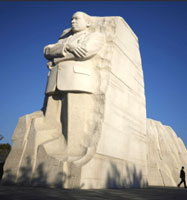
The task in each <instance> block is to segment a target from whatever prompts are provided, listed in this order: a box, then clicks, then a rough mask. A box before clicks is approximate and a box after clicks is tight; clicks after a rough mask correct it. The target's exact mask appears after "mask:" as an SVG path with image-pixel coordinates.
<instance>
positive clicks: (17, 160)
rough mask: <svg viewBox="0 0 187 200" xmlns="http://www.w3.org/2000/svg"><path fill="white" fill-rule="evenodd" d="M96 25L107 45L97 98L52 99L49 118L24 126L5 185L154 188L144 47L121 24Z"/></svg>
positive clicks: (28, 118)
mask: <svg viewBox="0 0 187 200" xmlns="http://www.w3.org/2000/svg"><path fill="white" fill-rule="evenodd" d="M92 25H93V27H92V28H93V29H94V30H95V31H96V32H100V33H101V34H103V35H104V36H105V40H106V41H105V45H103V48H102V49H101V51H99V52H98V54H97V55H96V56H95V57H93V59H92V64H94V66H95V72H96V74H97V78H96V79H95V80H97V84H96V85H97V89H96V90H97V92H93V94H88V93H80V92H79V91H78V90H77V88H76V90H77V91H76V93H73V92H71V91H70V92H69V93H68V94H67V95H66V94H65V95H62V96H60V97H57V98H56V97H55V98H53V97H49V98H48V99H47V101H46V104H45V110H46V111H45V112H42V111H39V112H36V113H33V114H30V115H25V116H23V117H22V118H20V120H19V122H18V125H17V127H16V130H15V132H14V135H13V148H12V150H11V152H10V154H9V156H8V159H7V161H6V164H5V168H4V169H5V173H4V176H3V181H5V182H6V181H10V182H15V183H25V184H29V185H30V184H31V185H48V186H51V187H57V186H58V187H64V188H77V187H78V188H84V189H86V188H121V187H144V186H146V185H147V135H146V107H145V94H144V80H143V71H142V66H141V57H140V51H139V45H138V39H137V37H136V35H135V34H134V33H133V31H132V30H131V29H130V27H129V26H128V25H127V23H126V22H125V21H124V20H123V19H122V18H121V17H92ZM82 62H83V61H82ZM75 64H76V63H75ZM62 65H63V64H62ZM89 67H90V66H89ZM85 84H86V83H85ZM74 86H75V85H73V87H74ZM89 86H90V84H89ZM81 87H82V88H83V87H84V84H83V85H82V86H81ZM51 88H52V87H51ZM84 88H87V87H86V85H85V87H84ZM89 88H90V87H89ZM94 90H95V89H94ZM83 91H84V92H85V91H88V88H87V89H85V90H84V89H83ZM89 91H92V90H91V89H89ZM64 116H66V117H64Z"/></svg>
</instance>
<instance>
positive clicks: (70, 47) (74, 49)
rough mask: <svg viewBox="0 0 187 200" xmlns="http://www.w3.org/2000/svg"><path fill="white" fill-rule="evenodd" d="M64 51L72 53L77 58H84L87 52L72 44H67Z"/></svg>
mask: <svg viewBox="0 0 187 200" xmlns="http://www.w3.org/2000/svg"><path fill="white" fill-rule="evenodd" d="M66 50H67V51H69V52H71V53H74V54H75V55H76V56H77V57H78V58H84V57H85V56H86V54H87V51H86V49H85V48H83V47H81V46H79V45H74V44H67V45H66Z"/></svg>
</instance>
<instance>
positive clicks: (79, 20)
mask: <svg viewBox="0 0 187 200" xmlns="http://www.w3.org/2000/svg"><path fill="white" fill-rule="evenodd" d="M71 25H72V30H73V32H80V31H84V30H86V28H87V26H88V22H87V21H86V20H85V18H84V16H83V14H82V13H75V14H74V15H73V17H72V20H71Z"/></svg>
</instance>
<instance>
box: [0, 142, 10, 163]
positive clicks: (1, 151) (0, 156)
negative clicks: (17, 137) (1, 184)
mask: <svg viewBox="0 0 187 200" xmlns="http://www.w3.org/2000/svg"><path fill="white" fill-rule="evenodd" d="M10 150H11V145H10V144H8V143H7V144H0V162H4V161H5V160H6V158H7V156H8V154H9V152H10Z"/></svg>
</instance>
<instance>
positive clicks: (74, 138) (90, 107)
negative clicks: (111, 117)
mask: <svg viewBox="0 0 187 200" xmlns="http://www.w3.org/2000/svg"><path fill="white" fill-rule="evenodd" d="M101 119H102V103H101V95H94V94H88V93H63V92H59V91H58V93H56V94H55V95H52V96H49V97H48V100H47V103H46V109H45V117H44V124H46V125H47V126H51V127H55V126H56V127H57V129H58V131H59V132H60V134H61V135H62V136H63V140H64V141H63V140H61V141H62V145H64V146H65V148H63V149H64V152H59V153H61V154H63V158H64V159H65V160H66V161H68V162H74V163H76V162H77V164H78V165H82V164H84V163H85V162H87V161H88V160H90V159H91V157H92V156H93V155H94V153H95V149H96V145H97V142H98V139H99V135H100V126H101V121H102V120H101ZM56 140H58V138H57V139H56ZM56 140H52V141H49V142H48V145H50V146H51V145H52V143H54V145H55V144H56V142H57V141H56ZM54 145H53V146H54ZM46 148H47V145H46ZM50 148H51V147H50ZM46 150H47V149H46ZM61 150H62V148H59V151H61ZM56 153H57V152H56ZM59 153H57V154H59ZM54 156H55V155H54ZM85 156H86V158H85Z"/></svg>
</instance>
